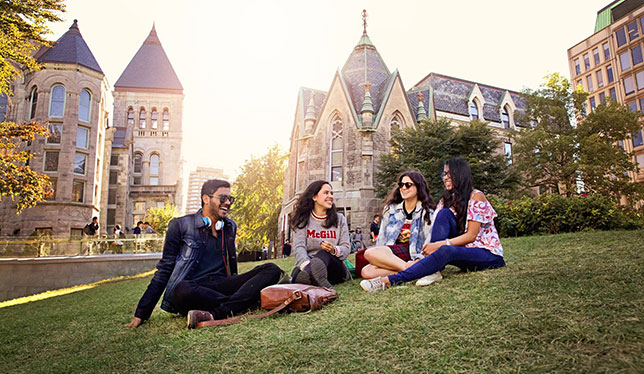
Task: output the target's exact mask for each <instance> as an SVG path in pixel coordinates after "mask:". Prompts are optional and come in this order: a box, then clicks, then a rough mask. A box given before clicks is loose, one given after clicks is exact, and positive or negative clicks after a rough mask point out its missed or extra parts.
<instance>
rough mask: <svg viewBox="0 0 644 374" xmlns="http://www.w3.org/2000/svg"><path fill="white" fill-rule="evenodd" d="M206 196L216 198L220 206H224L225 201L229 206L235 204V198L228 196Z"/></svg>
mask: <svg viewBox="0 0 644 374" xmlns="http://www.w3.org/2000/svg"><path fill="white" fill-rule="evenodd" d="M208 196H210V197H216V198H218V199H219V202H220V203H221V204H226V201H230V204H232V203H234V202H235V198H234V197H233V196H228V195H208Z"/></svg>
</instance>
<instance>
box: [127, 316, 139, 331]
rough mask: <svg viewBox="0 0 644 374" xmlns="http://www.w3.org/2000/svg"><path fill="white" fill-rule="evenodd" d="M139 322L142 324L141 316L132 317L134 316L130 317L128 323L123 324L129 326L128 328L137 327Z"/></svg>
mask: <svg viewBox="0 0 644 374" xmlns="http://www.w3.org/2000/svg"><path fill="white" fill-rule="evenodd" d="M141 324H143V320H142V319H141V318H139V317H134V318H132V320H131V321H130V323H128V324H127V325H125V327H130V328H133V327H139V326H141Z"/></svg>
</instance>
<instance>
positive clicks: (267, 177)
mask: <svg viewBox="0 0 644 374" xmlns="http://www.w3.org/2000/svg"><path fill="white" fill-rule="evenodd" d="M285 170H286V155H285V154H284V153H283V152H282V151H281V150H280V148H279V147H278V146H277V145H274V146H272V147H271V148H270V149H269V150H268V152H267V153H266V154H264V155H263V156H260V157H255V156H251V158H250V160H247V161H246V162H245V163H244V165H243V166H242V167H241V173H240V174H239V176H238V177H237V180H236V181H235V183H233V194H234V196H235V199H236V200H235V204H234V205H233V207H232V210H231V212H230V215H231V218H233V219H234V220H235V222H237V225H238V229H237V237H238V240H239V243H240V244H241V245H240V246H239V247H240V248H239V249H240V250H241V249H244V248H243V247H244V243H246V245H251V244H250V243H256V242H257V240H259V241H260V242H261V243H262V244H267V242H268V241H270V240H272V241H273V243H275V242H276V241H277V229H278V227H277V225H278V218H279V212H280V207H281V203H282V192H283V188H284V187H283V183H284V171H285Z"/></svg>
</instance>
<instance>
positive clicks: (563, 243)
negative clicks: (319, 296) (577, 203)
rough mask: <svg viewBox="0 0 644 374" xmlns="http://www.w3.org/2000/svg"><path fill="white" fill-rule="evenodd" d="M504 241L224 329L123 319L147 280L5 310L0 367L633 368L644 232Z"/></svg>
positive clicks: (640, 355)
mask: <svg viewBox="0 0 644 374" xmlns="http://www.w3.org/2000/svg"><path fill="white" fill-rule="evenodd" d="M503 245H504V248H505V254H506V261H507V264H508V266H507V267H505V268H503V269H498V270H490V271H484V272H477V273H460V272H458V271H457V270H456V268H452V267H448V268H447V269H446V270H445V271H444V272H443V275H444V279H443V280H441V281H439V282H437V283H435V284H433V285H431V286H429V287H424V288H418V287H415V286H414V285H411V284H410V285H408V286H402V287H395V288H392V289H389V290H387V291H385V292H380V293H376V294H367V293H365V292H364V291H362V289H361V288H360V287H359V285H358V280H354V281H352V282H348V283H345V284H342V285H339V286H338V287H337V290H338V292H339V295H340V297H339V299H338V300H337V301H336V302H334V303H332V304H330V305H327V306H325V307H324V308H323V309H322V310H319V311H316V312H313V313H305V314H289V315H278V316H273V317H269V318H266V319H262V320H254V321H247V322H245V323H241V324H237V325H232V326H226V327H212V328H205V329H199V330H186V329H185V319H183V318H178V317H175V316H173V315H170V314H168V313H165V312H163V311H161V310H160V309H158V307H157V309H156V310H155V312H154V314H153V315H152V318H151V319H150V321H149V322H148V323H146V324H145V325H143V326H142V327H140V328H138V329H135V330H131V329H126V328H124V327H123V325H124V324H125V323H127V322H129V320H130V318H131V316H132V313H133V312H134V308H135V306H136V304H137V302H138V300H139V298H140V297H141V295H142V294H143V291H144V290H145V288H146V287H147V284H148V282H149V277H148V278H142V279H135V280H127V281H120V282H111V283H106V284H101V285H98V286H96V287H94V288H91V289H89V290H84V291H80V292H76V293H72V294H68V295H63V296H58V297H54V298H50V299H46V300H42V301H36V302H31V303H27V304H22V305H16V306H12V307H6V308H2V309H0V321H2V323H0V357H2V359H0V373H39V372H45V373H50V372H55V373H91V372H99V373H104V372H110V373H111V372H114V373H133V372H136V373H171V372H185V373H193V372H207V373H219V372H225V373H247V372H252V373H282V372H288V373H291V372H296V373H349V372H350V373H372V372H386V373H394V372H395V373H411V372H416V373H431V372H437V373H444V372H560V373H578V372H602V373H603V372H619V373H629V372H632V373H635V372H639V373H642V372H644V231H631V232H627V231H613V232H587V233H577V234H564V235H553V236H536V237H524V238H516V239H504V240H503ZM276 263H277V264H279V265H280V266H281V267H282V268H283V269H285V270H287V269H288V270H290V267H291V266H292V264H293V259H280V260H277V261H276ZM254 265H257V263H245V264H241V269H240V270H241V271H246V270H248V269H250V268H251V267H252V266H254Z"/></svg>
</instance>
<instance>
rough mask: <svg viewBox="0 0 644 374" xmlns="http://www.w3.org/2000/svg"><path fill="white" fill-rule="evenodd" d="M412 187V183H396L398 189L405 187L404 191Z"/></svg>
mask: <svg viewBox="0 0 644 374" xmlns="http://www.w3.org/2000/svg"><path fill="white" fill-rule="evenodd" d="M413 185H414V184H413V183H412V182H405V183H403V182H398V188H403V187H405V188H406V189H410V188H411V186H413Z"/></svg>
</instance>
